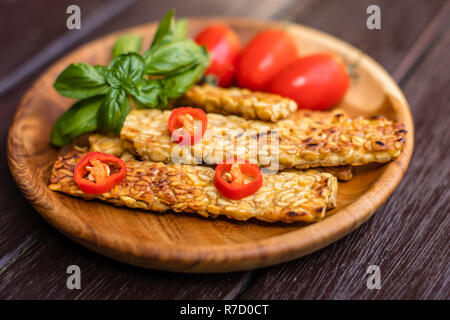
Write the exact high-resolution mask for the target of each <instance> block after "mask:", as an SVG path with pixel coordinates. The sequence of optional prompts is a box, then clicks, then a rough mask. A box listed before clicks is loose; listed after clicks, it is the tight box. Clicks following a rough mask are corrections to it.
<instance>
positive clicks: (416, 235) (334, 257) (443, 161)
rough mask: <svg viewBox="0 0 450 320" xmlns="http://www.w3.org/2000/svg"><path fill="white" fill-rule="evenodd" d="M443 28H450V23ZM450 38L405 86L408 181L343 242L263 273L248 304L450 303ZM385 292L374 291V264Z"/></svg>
mask: <svg viewBox="0 0 450 320" xmlns="http://www.w3.org/2000/svg"><path fill="white" fill-rule="evenodd" d="M446 22H447V24H446V26H445V27H444V28H442V29H441V30H448V29H447V28H448V27H449V24H450V19H449V17H448V16H447V20H446ZM449 49H450V33H448V32H445V33H444V32H441V33H440V38H439V39H438V40H437V41H436V42H435V46H434V47H433V48H432V50H431V52H429V53H428V54H427V55H426V57H425V59H424V61H422V62H421V63H420V64H419V65H418V66H417V67H416V68H414V72H413V74H412V75H411V77H409V78H408V79H407V80H406V81H405V83H404V85H403V86H402V87H403V89H404V92H405V94H406V97H407V99H408V101H409V103H410V105H411V108H412V112H413V117H414V119H415V125H416V128H415V129H416V135H415V136H416V147H415V152H414V155H413V158H412V162H411V165H410V167H409V168H408V171H407V172H406V175H405V176H404V180H403V181H402V182H401V184H400V186H399V187H398V189H397V190H396V191H395V192H394V194H393V195H392V197H391V198H390V199H389V200H388V201H387V202H386V203H385V204H384V205H383V206H382V207H381V208H380V209H379V210H378V212H377V213H376V214H375V216H374V217H373V218H372V219H371V220H370V221H368V222H367V223H366V224H364V225H363V226H362V227H361V228H359V229H357V230H356V231H355V232H353V233H351V234H350V235H348V236H347V237H345V238H344V239H341V240H340V241H338V242H336V243H334V244H333V245H331V246H329V247H327V248H325V249H323V250H320V251H319V252H316V253H314V254H312V255H310V256H307V257H304V258H302V259H299V260H297V261H293V262H290V263H286V264H282V265H279V266H276V267H274V268H269V269H265V270H262V271H259V273H258V277H257V279H256V280H255V281H254V282H253V283H252V284H251V285H250V287H249V288H248V290H247V291H246V292H245V293H244V294H243V295H242V297H243V298H244V299H246V298H251V299H272V298H276V299H449V297H450V294H449V291H448V275H449V274H448V267H447V265H448V258H449V253H448V243H449V241H450V234H449V233H448V226H449V223H450V218H449V217H448V212H449V211H450V188H449V178H450V169H449V166H448V155H449V154H450V135H449V133H448V122H449V120H450V118H449V116H448V101H449V100H450V92H449V91H448V88H449V86H450V81H449V78H448V73H447V72H445V71H444V70H446V69H448V67H447V63H448V62H447V61H448V52H449ZM372 264H375V265H378V266H379V267H380V270H381V285H382V287H381V289H380V290H368V289H367V287H366V281H367V279H368V274H366V270H367V268H368V266H369V265H372Z"/></svg>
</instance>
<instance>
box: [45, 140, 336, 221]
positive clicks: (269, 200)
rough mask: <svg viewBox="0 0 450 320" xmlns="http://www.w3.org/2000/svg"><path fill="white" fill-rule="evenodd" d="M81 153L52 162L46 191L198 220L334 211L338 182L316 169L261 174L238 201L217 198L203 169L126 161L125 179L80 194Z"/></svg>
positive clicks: (288, 217) (312, 217)
mask: <svg viewBox="0 0 450 320" xmlns="http://www.w3.org/2000/svg"><path fill="white" fill-rule="evenodd" d="M84 154H85V151H84V150H83V149H76V150H71V151H70V152H68V153H67V154H65V155H64V156H60V157H59V158H58V160H57V161H56V162H55V164H54V166H53V169H52V175H51V178H50V184H49V188H50V189H51V190H54V191H60V192H63V193H66V194H69V195H72V196H77V197H82V198H84V199H100V200H104V201H108V202H111V203H113V204H114V205H117V206H128V207H131V208H140V209H145V210H152V211H158V212H163V211H167V210H173V211H176V212H192V213H197V214H200V215H202V216H205V217H208V216H212V217H216V216H218V215H225V216H227V217H229V218H232V219H237V220H247V219H250V218H256V219H259V220H263V221H269V222H275V221H283V222H295V221H306V222H312V221H317V220H320V219H322V218H324V217H325V216H326V211H327V209H330V208H333V207H335V206H336V195H337V180H336V178H335V177H334V176H332V175H331V174H328V173H320V172H318V171H315V170H309V171H306V172H303V171H295V172H282V173H278V174H272V175H264V177H263V186H262V187H261V188H260V189H259V190H258V191H257V192H256V193H255V194H253V195H251V196H248V197H246V198H244V199H242V200H237V201H236V200H229V199H226V198H224V197H222V196H221V194H220V193H219V192H218V191H217V190H216V188H215V187H214V183H213V178H214V170H213V169H211V168H209V167H204V166H191V165H180V164H169V165H167V164H163V163H155V162H150V161H137V160H127V161H125V163H126V165H127V175H126V177H125V179H124V180H123V181H122V182H121V183H120V184H119V185H117V186H115V187H114V188H113V189H112V190H111V191H109V192H106V193H103V194H101V195H90V194H86V193H83V192H82V191H81V190H80V189H79V188H78V186H77V184H76V183H75V181H74V179H73V172H74V168H75V166H76V164H77V163H78V162H79V161H80V159H81V158H82V157H83V156H84Z"/></svg>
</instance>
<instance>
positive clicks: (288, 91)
mask: <svg viewBox="0 0 450 320" xmlns="http://www.w3.org/2000/svg"><path fill="white" fill-rule="evenodd" d="M349 83H350V77H349V75H348V73H347V70H346V68H345V64H344V62H343V61H342V59H341V58H339V57H337V56H335V55H332V54H328V53H319V54H314V55H310V56H306V57H303V58H299V59H298V60H297V61H296V62H294V63H293V64H291V65H289V66H287V67H286V68H285V69H283V70H282V71H281V72H280V73H278V74H277V75H276V76H275V77H274V78H273V80H272V82H271V84H270V85H269V88H268V89H269V90H268V91H269V92H272V93H277V94H279V95H282V96H285V97H288V98H291V99H293V100H295V101H296V102H297V104H298V107H299V109H315V110H323V109H327V108H330V107H332V106H334V105H335V104H336V103H338V102H339V101H340V100H341V99H342V97H343V96H344V94H345V92H346V91H347V89H348V86H349Z"/></svg>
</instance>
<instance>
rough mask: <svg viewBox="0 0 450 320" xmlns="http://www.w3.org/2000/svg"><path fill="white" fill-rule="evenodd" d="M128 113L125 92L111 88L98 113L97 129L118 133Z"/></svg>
mask: <svg viewBox="0 0 450 320" xmlns="http://www.w3.org/2000/svg"><path fill="white" fill-rule="evenodd" d="M129 111H130V103H129V101H128V97H127V94H126V93H125V90H123V89H121V88H119V89H117V88H111V89H110V90H109V91H108V93H107V95H106V97H105V99H104V101H103V103H102V106H101V107H100V109H99V111H98V116H97V121H98V126H99V129H101V130H103V131H110V132H115V133H120V130H121V129H122V125H123V122H124V121H125V118H126V116H127V115H128V112H129Z"/></svg>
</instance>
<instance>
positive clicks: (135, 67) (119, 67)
mask: <svg viewBox="0 0 450 320" xmlns="http://www.w3.org/2000/svg"><path fill="white" fill-rule="evenodd" d="M144 70H145V62H144V58H142V56H141V55H139V54H137V53H134V52H131V53H124V54H121V55H120V56H118V57H116V58H114V59H113V60H112V61H111V63H110V64H109V67H108V72H107V74H106V80H107V81H108V83H109V84H110V85H111V86H112V87H114V88H119V87H120V85H121V84H126V83H138V82H139V81H140V80H141V79H142V76H143V74H144Z"/></svg>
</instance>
